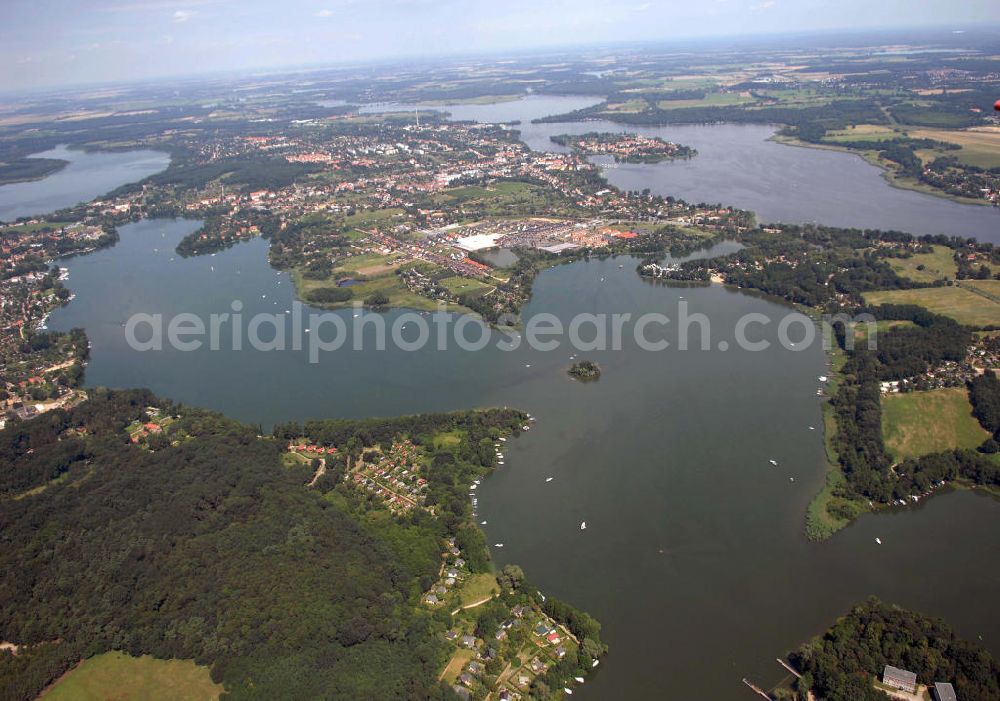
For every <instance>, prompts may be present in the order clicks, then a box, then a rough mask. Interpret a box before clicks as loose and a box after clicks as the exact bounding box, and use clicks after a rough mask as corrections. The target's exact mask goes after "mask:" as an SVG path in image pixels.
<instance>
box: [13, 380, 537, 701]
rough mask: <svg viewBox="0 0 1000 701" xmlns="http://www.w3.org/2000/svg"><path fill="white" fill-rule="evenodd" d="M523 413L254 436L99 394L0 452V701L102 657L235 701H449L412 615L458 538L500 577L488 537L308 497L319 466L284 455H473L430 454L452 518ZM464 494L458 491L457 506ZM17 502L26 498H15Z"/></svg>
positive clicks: (419, 619)
mask: <svg viewBox="0 0 1000 701" xmlns="http://www.w3.org/2000/svg"><path fill="white" fill-rule="evenodd" d="M149 407H156V408H157V409H158V410H159V412H158V415H163V416H166V415H169V416H172V417H173V422H172V423H171V424H170V427H169V435H168V436H167V437H166V438H165V439H163V440H160V441H159V442H157V443H156V444H155V450H151V449H150V447H151V446H153V444H152V443H150V444H149V445H148V446H140V445H136V444H134V443H132V442H130V440H129V436H128V434H127V433H126V431H125V428H126V427H127V426H128V425H130V424H132V423H133V422H135V421H143V420H146V419H145V418H144V417H146V416H147V415H148V410H149ZM523 420H524V418H523V415H522V414H520V413H519V412H516V411H513V410H493V411H484V412H464V413H456V414H437V415H432V416H416V417H403V418H399V419H388V420H381V419H371V420H363V421H325V422H324V421H321V422H310V423H307V424H306V425H304V426H295V425H286V426H283V427H279V429H278V430H276V432H275V436H272V437H261V436H259V435H257V431H256V429H254V428H251V427H247V426H244V425H241V424H239V423H237V422H234V421H231V420H229V419H226V418H225V417H222V416H220V415H217V414H213V413H209V412H205V411H200V410H196V409H191V408H187V407H179V406H175V405H172V404H170V403H169V402H167V401H165V400H162V399H159V398H157V397H154V396H153V395H151V394H150V393H148V392H145V391H128V392H110V391H94V392H93V393H92V396H91V399H90V400H89V401H87V402H85V403H83V404H81V405H80V406H79V407H77V408H75V409H73V410H71V411H69V412H66V411H60V410H57V411H52V412H49V413H47V414H45V415H44V416H42V417H39V419H37V420H33V421H30V422H24V423H18V424H16V425H14V426H11V427H9V428H7V429H6V430H5V431H3V432H0V460H2V462H3V464H4V465H5V466H8V469H7V470H5V471H4V473H3V475H2V483H0V544H2V545H0V597H2V598H3V601H4V606H3V608H2V610H0V639H3V640H9V641H16V642H17V643H19V644H22V645H24V646H26V647H24V648H22V650H21V652H20V654H18V655H17V656H14V655H11V654H9V653H6V652H5V653H2V654H0V697H2V698H5V699H32V698H35V696H37V694H38V692H39V691H40V689H41V688H42V687H43V686H45V685H46V684H47V683H48V682H49V681H50V680H51V679H53V678H54V677H55V676H58V674H60V673H61V672H63V671H65V670H66V669H68V668H69V667H70V666H72V665H73V664H74V663H75V662H76V661H78V660H79V659H80V658H82V657H87V656H90V655H92V654H96V653H99V652H103V651H107V650H112V649H114V650H121V651H124V652H126V653H129V654H132V655H140V654H151V655H154V656H156V657H160V658H192V659H195V660H196V661H198V662H199V663H201V664H206V665H209V666H210V667H211V672H212V677H213V678H214V679H215V680H216V681H221V682H222V683H224V684H225V686H226V689H227V698H234V699H235V698H247V699H274V698H313V699H321V698H350V699H385V698H428V699H433V698H449V697H450V696H451V691H450V690H449V689H448V688H447V687H445V686H443V685H439V684H438V683H437V682H436V679H437V673H438V671H439V669H440V666H441V664H442V663H443V659H442V656H443V654H444V649H443V638H442V636H441V633H442V631H443V630H444V626H445V625H446V622H445V621H443V620H439V618H440V614H434V613H431V612H428V611H426V610H423V609H422V608H421V607H419V606H417V605H416V599H417V598H418V597H419V594H420V592H421V591H422V590H423V588H424V587H425V585H426V582H427V581H428V580H429V579H432V577H433V576H436V574H437V568H438V567H439V565H440V556H439V552H440V542H441V540H440V538H441V537H442V536H444V535H446V534H448V533H449V532H458V533H460V534H461V536H462V538H463V541H461V544H462V546H463V549H465V548H468V549H469V552H470V553H473V552H474V553H475V556H474V558H470V561H471V560H474V561H475V564H476V566H478V567H479V568H488V567H489V562H488V560H487V555H486V549H485V547H484V544H483V542H482V534H481V533H480V532H479V531H478V530H476V529H466V528H464V527H463V526H464V524H465V521H464V520H463V519H461V518H460V517H459V515H458V514H457V513H455V512H456V511H458V512H463V513H464V509H466V508H468V505H467V499H462V505H461V508H459V509H456V508H455V505H454V504H451V503H449V504H447V507H448V510H450V511H451V517H445V518H441V519H438V518H435V517H433V516H431V515H430V514H428V513H427V512H425V511H420V512H419V513H415V514H414V515H412V516H406V517H400V518H398V519H397V518H386V517H385V516H386V512H384V511H381V512H377V513H376V512H369V511H367V510H365V509H364V508H363V507H364V505H363V504H360V505H355V504H351V503H350V502H349V501H348V500H346V499H344V498H342V496H341V495H340V494H339V493H338V492H337V491H336V490H335V486H336V484H335V482H336V480H335V479H332V480H328V481H327V483H326V484H324V485H317V486H318V487H320V488H317V489H308V488H306V487H305V486H304V485H305V484H306V483H307V482H308V481H309V478H310V477H311V476H312V473H313V469H312V466H310V465H308V464H289V463H287V462H286V461H284V460H283V459H282V453H283V451H284V448H285V446H286V445H287V442H286V440H285V439H286V438H287V437H290V436H303V435H305V436H309V437H311V438H312V439H313V440H316V441H323V442H328V443H333V444H336V445H338V446H342V448H343V452H344V453H345V454H347V455H358V454H360V451H363V450H364V449H365V446H367V445H373V444H374V443H376V442H380V441H389V440H392V439H393V438H395V437H397V436H399V435H401V434H405V435H408V436H409V437H410V438H411V440H413V441H414V442H416V443H421V444H424V443H426V442H427V441H428V440H430V436H431V435H432V434H433V433H434V432H436V431H439V430H449V431H458V432H459V433H457V434H456V435H467V436H469V440H462V441H459V442H458V443H457V444H454V445H452V446H451V447H450V448H438V449H436V450H435V451H434V458H433V470H432V471H431V474H430V477H431V479H432V480H433V481H440V482H441V483H442V484H443V485H444V487H443V488H442V489H441V490H439V495H438V498H439V499H441V501H442V503H441V507H442V509H444V507H445V506H446V504H445V503H444V499H445V497H446V496H449V497H450V495H451V493H452V492H455V493H461V494H464V493H465V491H466V490H467V484H466V483H463V482H464V480H465V479H466V478H467V475H470V474H473V473H476V474H479V473H481V472H484V471H486V470H487V469H488V468H487V467H486V466H487V465H491V464H492V457H493V455H492V452H491V451H487V450H483V449H482V448H481V446H479V445H478V444H477V443H476V442H474V441H478V440H479V439H481V438H483V439H486V440H489V438H488V437H494V436H498V435H501V434H509V433H511V432H512V431H514V430H515V429H516V428H517V427H518V426H519V424H520V423H521V422H522V421H523ZM459 485H460V486H459ZM15 496H16V497H18V498H13V497H15Z"/></svg>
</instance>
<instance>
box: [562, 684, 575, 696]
mask: <svg viewBox="0 0 1000 701" xmlns="http://www.w3.org/2000/svg"><path fill="white" fill-rule="evenodd" d="M563 691H565V692H566V693H567V694H569V695H570V696H572V695H573V690H572V689H570V688H569V687H568V686H564V687H563Z"/></svg>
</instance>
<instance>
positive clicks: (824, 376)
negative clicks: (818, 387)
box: [819, 375, 828, 382]
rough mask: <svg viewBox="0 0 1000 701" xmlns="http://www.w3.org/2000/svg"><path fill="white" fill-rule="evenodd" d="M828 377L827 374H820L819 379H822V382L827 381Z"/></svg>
mask: <svg viewBox="0 0 1000 701" xmlns="http://www.w3.org/2000/svg"><path fill="white" fill-rule="evenodd" d="M827 379H828V378H827V376H826V375H820V376H819V381H820V382H826V381H827Z"/></svg>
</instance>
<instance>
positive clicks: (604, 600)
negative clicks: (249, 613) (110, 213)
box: [49, 221, 1000, 700]
mask: <svg viewBox="0 0 1000 701" xmlns="http://www.w3.org/2000/svg"><path fill="white" fill-rule="evenodd" d="M196 226H197V224H196V223H195V222H190V221H144V222H140V223H137V224H129V225H127V226H123V227H121V241H120V243H119V244H118V245H116V246H115V247H114V248H111V249H108V250H104V251H100V252H97V253H95V254H92V255H88V256H85V257H79V258H73V259H69V260H67V261H66V262H65V263H63V264H64V265H66V266H67V267H68V268H69V270H70V279H69V283H68V284H69V286H70V287H71V288H72V290H73V291H74V292H75V293H76V294H77V298H76V300H75V301H73V302H72V303H70V304H69V305H68V306H67V307H64V308H62V309H60V310H57V311H56V312H55V313H54V314H53V315H52V317H51V318H50V320H49V325H50V327H52V328H57V329H67V328H70V327H73V326H82V327H84V328H86V329H87V332H88V334H89V335H90V338H91V340H92V342H93V354H92V360H91V363H90V365H89V367H88V370H87V382H88V384H89V385H91V386H94V385H107V386H113V387H133V386H145V387H150V388H151V389H153V390H154V391H156V392H159V393H162V394H164V395H166V396H169V397H171V398H174V399H177V400H180V401H184V402H188V403H193V404H197V405H200V406H206V407H210V408H213V409H218V410H221V411H223V412H226V413H227V414H230V415H232V416H234V417H237V418H239V419H242V420H244V421H247V422H252V423H261V424H263V425H264V426H265V427H267V426H269V425H271V424H272V423H274V422H277V421H284V420H290V419H306V418H311V417H340V416H343V417H360V416H371V415H391V414H400V413H407V412H421V411H433V410H448V409H462V408H468V407H476V406H480V407H482V406H495V405H509V406H517V407H519V408H522V409H524V410H526V411H529V412H531V413H532V414H534V415H535V416H536V417H537V418H538V422H537V425H536V426H535V427H534V429H533V430H532V431H530V432H528V433H527V434H525V435H524V436H522V437H521V438H520V439H518V440H515V441H510V442H509V443H508V447H507V459H506V461H505V462H506V464H505V466H503V467H502V468H500V470H499V471H498V472H497V473H496V474H495V475H494V476H493V477H491V478H490V479H488V480H486V482H485V483H484V484H483V486H482V487H481V488H480V490H479V498H480V504H479V508H480V516H479V518H481V519H486V520H488V525H487V526H485V530H486V531H487V536H488V542H489V543H498V542H502V543H504V544H505V547H504V548H503V549H494V550H493V555H494V557H495V558H496V560H497V562H498V563H499V564H504V563H507V562H516V563H519V564H521V565H523V566H524V567H525V569H526V571H527V572H528V574H529V576H530V577H531V579H532V581H533V582H535V583H536V584H537V585H538V586H539V588H540V589H541V590H542V591H544V592H545V593H547V594H551V595H555V596H558V597H560V598H564V599H566V600H568V601H571V602H573V603H574V604H576V605H578V606H580V607H581V608H583V609H586V610H588V611H590V612H591V613H593V614H594V615H595V616H597V617H598V618H599V619H600V620H601V621H602V622H603V624H604V635H605V637H606V639H607V641H608V642H609V643H610V645H611V648H612V653H611V655H609V656H608V658H607V659H606V660H605V662H604V663H603V664H602V665H601V667H600V668H599V671H598V674H597V675H596V676H595V678H594V679H593V681H592V682H589V683H588V684H587V685H586V686H584V687H583V688H581V689H580V690H579V691H578V692H577V694H576V695H575V696H574V698H576V697H581V698H585V699H586V698H590V699H619V698H677V699H713V700H714V699H734V700H739V699H745V698H747V694H748V693H749V692H748V691H747V689H746V688H745V687H744V686H743V685H742V683H741V681H740V680H741V679H742V678H743V677H744V676H747V677H750V678H752V679H754V680H755V681H757V682H758V683H759V684H761V685H762V686H765V687H769V686H771V685H772V684H774V683H776V682H777V681H778V680H779V679H780V678H781V677H782V676H783V675H782V670H781V669H780V668H779V667H778V665H777V663H776V662H775V657H777V656H780V655H781V654H783V653H784V652H786V651H787V650H789V649H791V648H793V647H795V646H797V645H798V644H799V643H800V642H802V641H804V640H806V639H807V638H809V637H810V636H811V635H813V634H815V633H817V632H819V631H820V630H822V629H823V628H825V627H826V626H827V625H829V624H830V623H831V622H832V621H833V619H834V618H835V617H836V616H837V615H838V614H841V613H843V612H844V611H846V610H847V609H848V608H849V607H850V606H851V605H853V604H855V603H857V602H859V601H861V600H863V599H864V598H865V597H867V596H868V595H871V594H876V595H878V596H880V597H883V598H884V599H887V600H889V601H893V602H898V603H900V604H903V605H906V606H910V607H913V608H915V609H918V610H921V611H925V612H928V613H932V614H936V615H941V616H943V617H945V618H946V619H948V620H949V621H950V622H952V623H953V624H955V625H956V626H957V627H958V629H959V631H960V632H961V633H962V634H963V635H965V636H966V637H969V638H971V639H974V640H976V639H978V637H979V636H982V639H983V640H984V642H985V643H986V644H988V645H989V646H990V647H991V648H992V649H993V650H994V651H995V652H997V653H1000V604H998V602H997V598H996V591H997V582H998V580H1000V558H998V557H997V555H998V553H1000V529H998V528H997V527H996V526H997V517H998V515H1000V511H998V504H997V503H996V502H995V501H994V500H992V499H990V498H987V497H984V496H981V495H978V494H974V493H971V492H958V493H954V494H949V495H945V496H940V497H936V498H934V499H931V500H930V501H928V502H926V503H924V504H922V505H921V506H920V507H918V508H916V509H908V510H905V511H902V512H899V513H894V514H883V515H879V516H869V517H865V518H862V519H861V520H860V521H859V522H858V523H857V524H855V525H854V526H852V527H851V528H849V529H847V530H845V531H843V532H841V533H840V534H838V535H837V536H835V537H834V538H833V539H832V540H830V541H828V542H826V543H824V544H821V545H816V544H811V543H809V542H807V541H806V540H805V538H804V536H803V531H802V523H803V514H804V511H805V508H806V504H807V503H808V501H809V499H810V497H811V496H812V495H813V494H814V493H815V492H816V491H817V490H818V489H819V487H820V485H821V483H822V481H823V469H824V458H823V447H822V436H821V431H820V430H810V429H809V426H815V427H819V426H821V425H822V424H821V417H820V400H819V398H818V397H816V395H815V391H816V387H817V385H818V382H817V379H816V378H817V376H818V375H820V374H822V373H823V372H824V367H825V365H824V362H825V360H824V354H823V353H822V350H821V349H820V348H819V347H818V346H814V347H810V348H803V349H802V350H798V351H796V350H784V349H781V348H780V347H778V346H777V345H775V346H774V347H772V349H771V350H769V351H767V352H757V353H753V352H748V351H740V350H729V351H726V352H722V351H718V350H713V351H707V352H696V351H681V350H678V349H677V348H678V346H677V343H676V341H677V338H676V328H675V327H674V326H668V327H667V329H666V331H665V338H667V339H668V340H671V341H673V343H672V345H671V347H670V349H668V350H666V351H661V352H648V351H642V350H640V349H638V348H637V347H636V346H635V344H634V343H631V342H629V341H628V338H629V336H628V335H626V343H625V347H624V350H622V351H621V352H617V353H613V352H608V353H588V354H586V356H587V357H590V358H593V359H595V360H597V361H598V362H599V363H600V364H601V365H602V367H603V369H604V374H603V377H602V378H601V379H600V380H599V381H598V382H596V383H591V384H586V385H584V384H579V383H576V382H574V381H572V380H570V379H569V378H568V377H567V375H566V368H567V367H568V365H569V364H570V359H569V356H570V354H571V353H572V351H571V350H569V349H567V348H565V347H564V348H560V349H558V350H554V351H550V352H542V351H531V350H527V349H519V350H517V351H514V352H504V351H500V350H497V349H495V348H492V347H491V349H487V350H482V351H479V352H467V351H461V350H458V349H455V348H453V349H450V350H447V351H437V350H434V349H432V348H428V349H425V350H421V351H414V352H407V351H403V350H393V351H385V352H379V351H365V352H355V351H350V350H348V351H338V352H335V353H331V354H328V355H326V356H324V357H322V359H321V362H320V363H318V364H310V363H309V362H308V357H307V354H306V353H305V352H304V351H303V352H291V351H289V352H255V351H210V350H201V351H193V352H180V351H169V352H168V351H164V352H160V353H157V352H151V353H150V352H147V353H142V352H136V351H133V350H131V349H129V347H128V345H127V344H126V343H125V340H124V333H123V328H122V324H123V323H124V322H125V320H126V319H127V318H128V317H129V316H130V315H131V314H133V313H136V312H146V313H161V314H163V315H164V316H165V317H166V318H169V317H170V316H171V315H173V314H176V313H179V312H193V313H196V314H198V315H199V316H201V317H203V318H204V317H207V315H208V314H211V313H213V312H214V313H224V312H228V311H229V310H230V305H231V302H232V301H233V300H240V301H241V302H242V303H243V305H244V309H243V314H244V317H245V318H249V316H250V315H252V314H254V313H256V312H271V313H279V314H280V313H283V311H284V310H285V309H290V308H291V305H292V299H293V290H292V287H291V283H290V280H289V278H288V276H287V275H284V274H281V273H278V272H276V271H274V270H272V269H271V268H270V267H269V266H268V264H267V260H266V253H267V244H266V243H265V242H263V241H260V240H258V241H253V242H250V243H245V244H241V245H239V246H237V247H235V248H232V249H230V250H228V251H225V252H222V253H219V254H218V255H216V256H205V257H199V258H190V259H183V258H180V257H179V256H177V255H176V254H175V253H174V247H175V246H176V244H177V242H178V241H179V240H180V239H181V237H182V236H184V235H185V234H186V233H188V232H190V231H193V230H194V228H195V227H196ZM725 250H731V248H729V249H727V248H725V247H723V248H721V249H716V251H714V252H723V251H725ZM634 265H635V262H634V261H633V260H631V259H617V260H605V261H600V260H592V261H590V262H581V263H576V264H572V265H566V266H561V267H557V268H553V269H551V270H549V271H546V272H544V273H543V274H542V275H541V276H540V277H539V278H538V280H537V282H536V284H535V288H534V289H535V295H534V298H533V300H532V302H531V303H530V305H529V306H528V308H527V310H526V313H527V314H528V315H529V316H530V315H533V314H535V313H536V312H541V311H545V312H550V313H553V314H555V315H557V316H558V317H559V318H561V319H564V320H566V319H568V318H569V317H571V316H572V315H574V314H576V313H579V312H592V313H608V314H611V313H615V312H630V313H632V314H634V315H637V314H640V313H643V312H650V311H658V312H662V313H665V314H667V315H668V316H669V317H671V318H674V319H676V318H677V314H678V307H679V304H680V303H681V302H682V301H683V302H686V303H687V304H689V305H690V310H689V311H690V312H692V313H694V312H701V313H704V314H706V315H708V316H709V318H710V319H711V322H712V339H713V341H712V345H713V347H715V346H716V343H717V340H725V339H726V338H731V335H732V329H733V328H734V324H735V321H736V319H737V318H738V317H739V316H741V315H743V314H746V313H749V312H757V313H761V314H764V315H766V317H767V318H769V319H772V320H777V319H778V318H780V317H781V316H782V315H784V314H786V313H788V308H786V307H785V306H783V305H780V304H776V303H774V302H771V301H768V300H766V299H763V298H760V297H758V296H752V295H747V294H742V293H739V292H735V291H731V290H727V289H725V288H722V287H719V286H712V287H666V286H661V285H654V284H650V283H647V282H644V281H643V280H642V279H640V278H639V277H638V276H637V275H636V274H635V271H634ZM619 266H622V267H619ZM682 297H683V298H684V299H683V300H682V299H681V298H682ZM402 313H404V312H401V311H394V312H392V313H390V314H388V315H387V317H388V319H389V320H390V321H392V320H393V319H395V318H397V317H398V316H399V315H400V314H402ZM340 314H341V315H342V316H343V318H344V319H345V323H347V324H348V325H350V322H351V319H350V317H351V312H341V313H340ZM775 326H776V324H775V323H773V321H772V323H771V324H770V325H768V326H766V327H764V329H763V330H762V332H761V337H762V338H765V339H768V340H770V341H772V343H773V342H774V341H775V340H776V339H775ZM654 335H655V334H654ZM469 336H470V337H474V336H475V334H472V333H471V332H470V333H469ZM223 347H225V345H223ZM772 458H773V459H775V460H776V461H777V462H778V467H773V466H771V465H770V464H769V462H768V460H769V459H772ZM550 476H551V477H553V478H554V479H553V480H552V482H546V481H545V479H546V478H547V477H550ZM583 520H586V521H587V524H588V528H587V530H585V531H581V530H580V528H579V524H580V522H581V521H583ZM876 536H878V537H880V538H881V540H882V542H883V543H884V544H883V545H881V546H879V545H877V544H876V543H875V537H876Z"/></svg>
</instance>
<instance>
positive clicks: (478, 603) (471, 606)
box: [451, 594, 497, 616]
mask: <svg viewBox="0 0 1000 701" xmlns="http://www.w3.org/2000/svg"><path fill="white" fill-rule="evenodd" d="M496 597H497V595H496V594H490V595H489V596H487V597H485V598H483V599H480V600H479V601H473V602H472V603H471V604H465V605H464V606H459V607H458V608H457V609H455V610H454V611H452V612H451V615H452V616H454V615H455V614H457V613H458V612H459V611H466V610H468V609H474V608H476V607H477V606H482V605H483V604H485V603H486V602H487V601H492V600H493V599H495V598H496Z"/></svg>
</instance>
